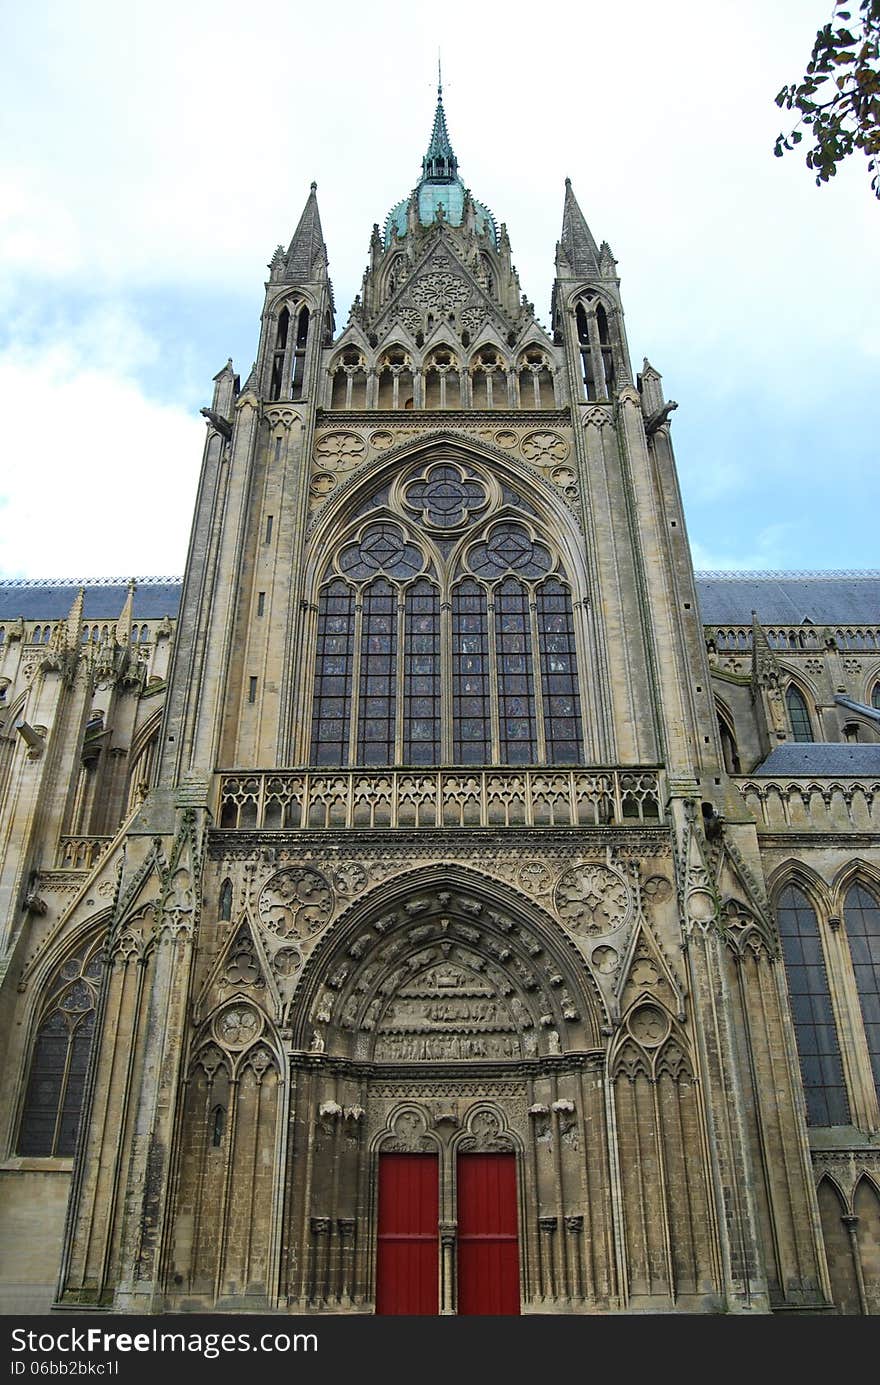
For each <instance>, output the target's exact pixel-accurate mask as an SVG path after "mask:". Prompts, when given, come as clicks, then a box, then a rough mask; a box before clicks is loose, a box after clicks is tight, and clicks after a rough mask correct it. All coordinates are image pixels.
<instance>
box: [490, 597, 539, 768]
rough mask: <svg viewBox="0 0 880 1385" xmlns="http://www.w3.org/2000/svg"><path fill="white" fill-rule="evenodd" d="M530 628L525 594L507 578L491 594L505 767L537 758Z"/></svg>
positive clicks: (502, 754)
mask: <svg viewBox="0 0 880 1385" xmlns="http://www.w3.org/2000/svg"><path fill="white" fill-rule="evenodd" d="M530 626H531V622H530V618H529V595H528V591H527V589H526V588H525V587H524V586H523V584H522V583H521V582H516V581H514V580H513V578H508V579H507V581H505V582H502V583H501V586H500V587H499V588H497V589H496V592H495V649H496V659H497V669H498V737H499V748H500V753H501V763H502V764H505V765H528V764H534V762H535V760H536V759H537V739H538V738H537V730H536V727H535V686H534V678H533V673H532V636H531V628H530Z"/></svg>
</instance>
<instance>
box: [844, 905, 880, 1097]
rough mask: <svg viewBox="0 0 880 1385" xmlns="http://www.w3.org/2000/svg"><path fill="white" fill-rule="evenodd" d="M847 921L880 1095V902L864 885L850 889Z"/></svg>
mask: <svg viewBox="0 0 880 1385" xmlns="http://www.w3.org/2000/svg"><path fill="white" fill-rule="evenodd" d="M844 922H845V924H846V936H847V941H848V943H849V952H850V957H851V959H852V965H853V973H854V975H855V979H856V990H857V991H858V995H859V1005H860V1006H861V1010H862V1020H863V1022H864V1025H865V1039H866V1040H867V1044H868V1054H869V1056H870V1060H871V1072H872V1074H873V1077H874V1085H875V1087H876V1089H877V1094H878V1096H880V904H878V902H877V898H876V896H875V895H874V894H873V893H872V891H871V890H869V889H867V887H866V886H865V885H862V884H856V885H853V886H851V888H850V889H849V890H848V891H847V895H846V900H845V903H844Z"/></svg>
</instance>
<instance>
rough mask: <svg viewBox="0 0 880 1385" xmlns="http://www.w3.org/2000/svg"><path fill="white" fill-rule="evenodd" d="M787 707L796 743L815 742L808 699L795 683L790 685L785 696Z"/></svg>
mask: <svg viewBox="0 0 880 1385" xmlns="http://www.w3.org/2000/svg"><path fill="white" fill-rule="evenodd" d="M785 705H786V706H787V708H788V719H789V722H790V723H791V734H792V737H793V739H794V740H796V741H811V740H813V739H814V738H813V727H812V723H811V722H810V713H809V709H808V708H807V699H806V698H805V697H804V695H803V693H802V692H801V691H800V689H799V688H796V687H795V685H794V683H789V685H788V688H787V690H786V694H785Z"/></svg>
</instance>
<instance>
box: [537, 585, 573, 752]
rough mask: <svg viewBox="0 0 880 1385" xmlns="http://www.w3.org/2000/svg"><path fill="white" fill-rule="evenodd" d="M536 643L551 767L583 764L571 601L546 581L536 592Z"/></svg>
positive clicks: (557, 586) (556, 587) (566, 593)
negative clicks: (538, 644)
mask: <svg viewBox="0 0 880 1385" xmlns="http://www.w3.org/2000/svg"><path fill="white" fill-rule="evenodd" d="M537 604H538V640H539V643H540V647H541V684H542V689H543V695H544V739H545V741H546V746H547V760H548V762H549V763H550V764H551V765H552V764H557V765H567V764H572V765H576V764H580V763H581V761H582V760H583V742H582V736H581V707H580V698H579V696H578V678H577V654H576V653H575V644H574V617H573V613H572V609H571V597H570V596H569V594H568V592H567V591H566V589H565V588H564V587H563V585H562V583H561V582H558V581H556V580H555V578H550V579H549V580H548V581H546V582H543V583H542V584H541V586H540V587H539V588H538V603H537Z"/></svg>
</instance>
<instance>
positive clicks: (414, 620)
mask: <svg viewBox="0 0 880 1385" xmlns="http://www.w3.org/2000/svg"><path fill="white" fill-rule="evenodd" d="M405 615H406V625H405V640H404V659H403V759H404V763H406V764H408V765H436V764H438V763H439V761H440V595H439V592H438V591H437V588H436V587H435V586H434V585H433V583H431V582H425V581H421V582H416V583H415V585H414V586H412V587H410V589H409V591H408V592H407V594H406V612H405Z"/></svg>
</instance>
